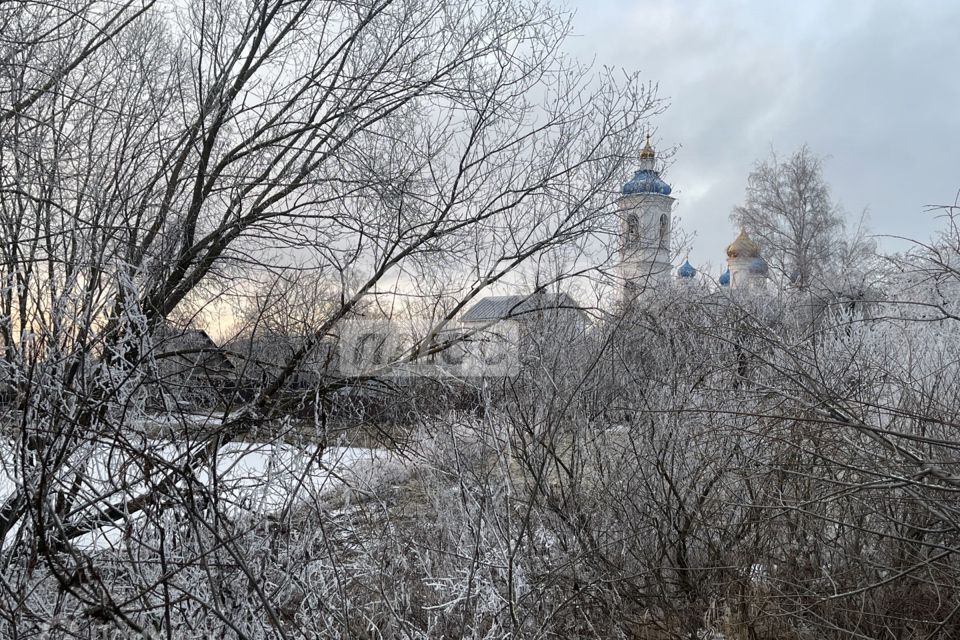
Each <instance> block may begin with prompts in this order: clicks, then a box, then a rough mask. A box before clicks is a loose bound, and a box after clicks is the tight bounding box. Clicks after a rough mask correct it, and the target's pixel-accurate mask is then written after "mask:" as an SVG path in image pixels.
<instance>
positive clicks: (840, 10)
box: [569, 0, 960, 267]
mask: <svg viewBox="0 0 960 640" xmlns="http://www.w3.org/2000/svg"><path fill="white" fill-rule="evenodd" d="M569 6H570V7H571V8H572V9H573V10H575V11H576V14H577V15H576V17H575V19H574V25H573V27H574V32H575V34H576V35H575V37H574V38H573V41H572V42H571V44H570V47H571V48H572V50H573V52H574V53H575V54H576V55H577V56H578V57H580V58H583V59H595V60H596V63H597V64H599V65H609V66H615V67H624V68H627V69H631V70H639V71H641V72H642V74H643V76H644V78H645V79H648V80H651V81H653V82H656V83H658V84H659V93H660V95H661V96H662V97H665V98H667V99H668V100H669V103H670V106H669V108H668V109H667V111H666V112H665V113H664V114H663V115H662V116H659V117H657V118H656V120H655V123H654V124H655V126H656V134H655V142H656V143H657V144H658V145H659V146H664V147H677V153H676V155H675V157H674V158H673V164H672V166H671V167H670V168H669V170H668V172H667V175H666V179H667V181H668V182H670V183H671V184H672V185H673V187H674V195H675V196H676V197H677V199H678V201H679V205H678V208H677V209H676V215H677V216H679V218H680V224H681V226H682V227H683V228H684V229H685V230H686V231H688V232H691V233H695V234H696V237H695V239H694V247H693V251H692V252H691V255H690V259H691V262H694V263H695V264H707V263H709V264H711V265H713V266H714V267H716V266H718V265H719V264H720V263H721V262H722V261H723V260H725V256H724V254H723V250H724V247H725V246H726V244H727V243H729V242H730V241H731V240H732V239H733V237H734V236H735V235H736V234H735V229H734V228H733V227H732V224H731V223H730V221H729V214H730V211H731V209H732V207H733V206H734V205H735V204H737V203H739V202H740V201H741V200H742V198H743V193H744V187H745V184H746V177H747V175H748V174H749V172H750V169H751V167H752V165H753V164H754V162H755V161H756V160H757V159H758V158H761V157H765V156H768V155H769V153H770V150H771V149H774V150H776V151H777V152H778V153H779V154H781V155H786V154H789V153H792V152H793V151H795V150H796V149H797V148H798V147H799V146H800V145H801V144H802V143H804V142H807V143H809V145H810V147H811V149H812V150H813V151H814V152H815V153H817V154H819V155H823V156H826V157H827V158H828V160H827V163H826V171H825V174H826V177H827V180H828V182H829V183H830V184H831V186H832V188H833V194H834V196H835V198H836V199H837V200H838V201H839V202H840V203H841V204H842V205H843V207H844V208H845V209H846V211H847V213H848V215H849V216H851V217H854V218H855V217H858V215H859V213H860V212H861V211H862V210H863V209H864V208H868V209H869V212H870V218H871V227H872V229H873V230H874V232H875V233H878V234H892V235H904V236H910V237H919V238H921V239H927V238H929V237H930V235H931V233H932V232H933V230H934V229H935V227H936V224H937V223H936V221H935V220H934V218H933V216H932V215H931V214H929V213H925V212H924V211H925V208H926V206H927V205H942V204H951V203H953V202H954V201H955V200H956V198H957V192H958V190H960V0H948V1H942V2H939V1H932V0H910V1H904V0H900V1H899V2H885V1H877V2H854V1H849V0H843V1H837V0H834V1H829V2H827V1H824V2H820V1H816V2H814V1H807V0H805V1H804V2H793V1H790V2H787V1H776V2H775V1H772V0H752V1H748V0H743V1H734V0H723V1H720V0H689V1H684V2H672V1H669V0H659V1H655V0H569ZM638 135H640V132H638ZM884 246H885V247H887V248H889V249H896V248H900V247H901V246H902V245H899V244H897V243H894V242H891V241H884Z"/></svg>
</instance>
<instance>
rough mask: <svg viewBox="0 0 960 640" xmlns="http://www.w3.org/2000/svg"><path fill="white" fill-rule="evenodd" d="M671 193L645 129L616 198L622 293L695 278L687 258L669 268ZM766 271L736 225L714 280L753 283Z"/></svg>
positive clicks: (738, 284)
mask: <svg viewBox="0 0 960 640" xmlns="http://www.w3.org/2000/svg"><path fill="white" fill-rule="evenodd" d="M671 192H672V189H671V187H670V185H669V184H667V183H666V182H665V181H664V180H663V178H661V177H660V171H659V170H658V167H657V155H656V152H655V151H654V149H653V147H652V146H651V145H650V134H649V133H648V134H647V141H646V145H645V146H644V147H643V150H642V151H641V152H640V168H639V169H638V170H637V171H636V173H634V175H633V178H631V179H630V180H629V181H628V182H627V183H626V184H624V185H623V189H622V190H621V194H622V195H621V197H620V199H619V201H618V210H619V217H620V255H619V274H618V276H619V278H620V280H621V282H623V289H624V298H630V297H635V296H637V295H640V294H642V293H643V292H645V291H650V290H653V289H656V288H657V287H658V286H661V285H663V284H665V283H666V282H668V281H669V280H670V279H671V278H676V279H678V280H680V281H691V280H693V279H695V278H697V275H698V274H697V269H696V268H694V266H693V265H691V264H690V261H689V259H686V260H684V262H683V264H681V265H680V267H679V268H678V269H677V270H676V272H673V267H672V260H671V255H670V241H671V230H672V228H673V214H672V212H673V206H674V203H675V202H676V199H675V198H673V197H672V196H671V195H670V194H671ZM767 272H768V266H767V262H766V260H764V259H763V256H762V255H761V254H760V247H759V246H757V243H755V242H754V241H753V240H751V239H750V236H749V235H748V234H747V232H746V230H744V229H741V230H740V234H739V235H738V236H737V237H736V239H734V241H733V242H732V243H731V244H730V245H729V246H728V247H727V269H726V270H725V271H724V272H723V273H722V274H720V275H719V277H718V279H717V284H718V285H719V286H720V287H725V288H730V289H745V288H751V287H758V286H762V285H763V283H764V282H765V281H766V279H767Z"/></svg>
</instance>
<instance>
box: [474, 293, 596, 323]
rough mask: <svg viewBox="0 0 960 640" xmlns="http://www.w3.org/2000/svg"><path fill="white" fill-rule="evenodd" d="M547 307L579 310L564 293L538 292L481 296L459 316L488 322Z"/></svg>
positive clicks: (573, 301)
mask: <svg viewBox="0 0 960 640" xmlns="http://www.w3.org/2000/svg"><path fill="white" fill-rule="evenodd" d="M548 309H573V310H577V311H579V310H580V306H579V305H578V304H577V303H576V301H575V300H574V299H573V298H571V297H570V296H568V295H567V294H565V293H559V294H557V293H538V294H534V295H519V296H489V297H487V298H481V299H480V300H478V301H477V302H476V304H474V305H473V306H472V307H470V308H469V309H467V311H466V312H465V313H464V314H463V315H462V316H461V317H460V320H461V321H463V322H488V321H491V320H503V319H506V318H522V316H524V315H527V314H531V313H535V312H537V311H545V310H548Z"/></svg>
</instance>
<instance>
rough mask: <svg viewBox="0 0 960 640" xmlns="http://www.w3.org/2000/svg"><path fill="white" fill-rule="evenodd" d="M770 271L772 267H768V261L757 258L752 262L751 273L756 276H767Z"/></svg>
mask: <svg viewBox="0 0 960 640" xmlns="http://www.w3.org/2000/svg"><path fill="white" fill-rule="evenodd" d="M769 270H770V267H768V266H767V261H766V260H764V259H763V258H761V257H760V256H757V257H756V258H754V259H753V260H752V261H751V262H750V267H749V271H750V273H752V274H753V275H756V276H765V275H767V272H768V271H769Z"/></svg>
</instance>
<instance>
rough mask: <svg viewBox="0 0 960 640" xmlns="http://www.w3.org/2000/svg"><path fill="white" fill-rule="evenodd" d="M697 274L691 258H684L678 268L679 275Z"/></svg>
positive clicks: (686, 276)
mask: <svg viewBox="0 0 960 640" xmlns="http://www.w3.org/2000/svg"><path fill="white" fill-rule="evenodd" d="M695 275H697V270H696V269H694V268H693V265H692V264H690V261H689V260H684V261H683V264H682V265H680V268H679V269H677V276H679V277H681V278H692V277H693V276H695Z"/></svg>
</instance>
